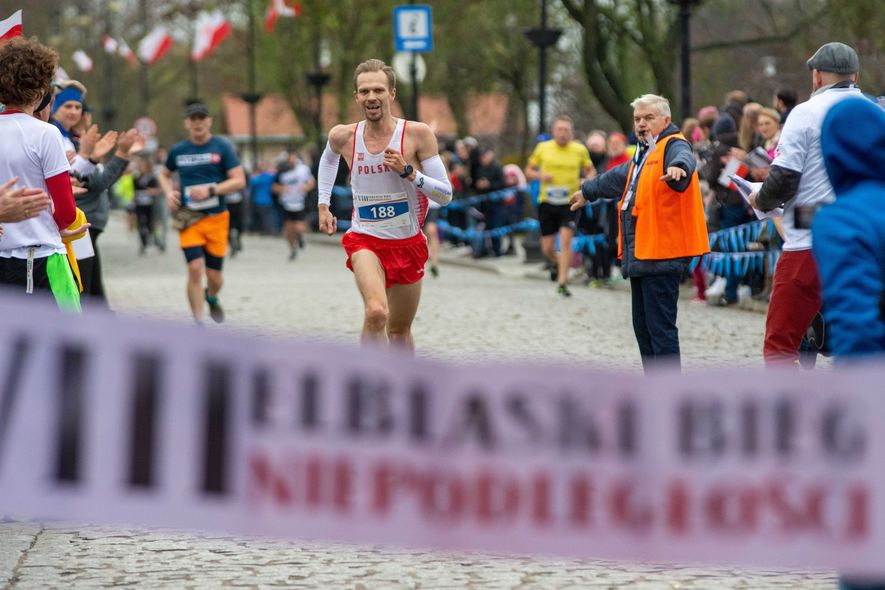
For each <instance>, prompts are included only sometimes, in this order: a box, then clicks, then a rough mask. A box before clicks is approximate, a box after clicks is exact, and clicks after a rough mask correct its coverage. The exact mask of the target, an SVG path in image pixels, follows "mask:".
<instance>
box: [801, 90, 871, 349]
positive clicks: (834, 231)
mask: <svg viewBox="0 0 885 590" xmlns="http://www.w3.org/2000/svg"><path fill="white" fill-rule="evenodd" d="M821 150H822V152H823V156H824V163H825V164H826V167H827V174H828V175H829V177H830V183H831V184H832V185H833V190H834V191H835V193H836V200H835V201H834V202H833V203H831V204H829V205H826V206H824V207H823V208H822V209H821V210H820V211H818V213H817V215H815V218H814V223H813V224H812V241H813V248H814V256H815V258H817V262H818V265H819V266H820V273H821V283H822V284H823V294H824V310H825V311H824V315H825V318H826V320H827V325H828V327H829V340H830V348H831V349H832V351H833V354H834V355H836V357H837V358H840V357H841V358H843V359H844V358H846V357H856V356H858V355H867V354H873V353H882V352H885V321H883V319H882V313H881V311H880V307H879V304H880V301H881V297H882V291H883V276H882V273H883V269H885V111H883V109H882V107H880V106H878V105H877V104H875V103H872V102H870V101H868V100H865V99H863V98H853V99H850V100H845V101H843V102H840V103H839V104H837V105H835V106H834V107H833V108H832V109H830V112H829V113H828V114H827V117H826V119H825V120H824V124H823V127H822V128H821Z"/></svg>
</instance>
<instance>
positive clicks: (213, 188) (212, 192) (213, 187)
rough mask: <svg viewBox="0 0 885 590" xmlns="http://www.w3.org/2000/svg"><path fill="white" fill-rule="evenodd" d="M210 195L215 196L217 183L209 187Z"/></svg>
mask: <svg viewBox="0 0 885 590" xmlns="http://www.w3.org/2000/svg"><path fill="white" fill-rule="evenodd" d="M209 196H210V197H214V196H215V185H212V186H210V187H209Z"/></svg>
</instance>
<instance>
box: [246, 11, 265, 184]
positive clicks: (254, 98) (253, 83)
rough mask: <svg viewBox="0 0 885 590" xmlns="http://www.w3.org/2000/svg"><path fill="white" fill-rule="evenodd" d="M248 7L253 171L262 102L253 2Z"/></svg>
mask: <svg viewBox="0 0 885 590" xmlns="http://www.w3.org/2000/svg"><path fill="white" fill-rule="evenodd" d="M247 7H248V9H249V38H248V46H249V50H248V52H247V54H248V55H247V57H248V59H249V92H247V93H245V94H243V100H244V101H246V102H247V103H249V134H250V135H251V138H250V139H251V144H252V170H257V169H258V121H257V115H256V110H257V105H258V101H259V100H261V95H260V94H258V88H257V86H258V83H257V72H256V71H255V70H256V67H257V65H256V63H255V41H256V38H255V7H254V6H253V5H252V0H249V2H248V4H247Z"/></svg>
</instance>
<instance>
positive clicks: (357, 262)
mask: <svg viewBox="0 0 885 590" xmlns="http://www.w3.org/2000/svg"><path fill="white" fill-rule="evenodd" d="M350 265H351V266H353V275H354V277H355V278H356V286H357V288H358V289H359V290H360V295H362V297H363V304H364V306H365V310H366V316H365V321H364V322H363V334H362V337H361V341H362V343H363V344H367V343H371V344H386V343H387V320H388V317H389V315H390V314H389V308H388V305H387V292H386V290H385V281H386V275H385V273H384V267H383V266H381V261H380V260H378V257H377V256H376V255H375V253H374V252H372V251H370V250H357V251H356V252H354V253H353V254H352V255H351V256H350Z"/></svg>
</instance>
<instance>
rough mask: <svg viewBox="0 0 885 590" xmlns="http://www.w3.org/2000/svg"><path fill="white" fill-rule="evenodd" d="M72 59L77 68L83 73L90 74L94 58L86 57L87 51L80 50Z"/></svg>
mask: <svg viewBox="0 0 885 590" xmlns="http://www.w3.org/2000/svg"><path fill="white" fill-rule="evenodd" d="M71 57H72V58H74V63H76V64H77V67H78V68H80V71H81V72H86V73H87V74H88V73H89V72H91V71H92V58H91V57H89V56H88V55H86V52H85V51H83V50H82V49H78V50H77V51H75V52H74V54H73V55H72V56H71Z"/></svg>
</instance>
